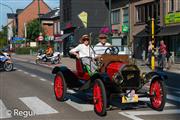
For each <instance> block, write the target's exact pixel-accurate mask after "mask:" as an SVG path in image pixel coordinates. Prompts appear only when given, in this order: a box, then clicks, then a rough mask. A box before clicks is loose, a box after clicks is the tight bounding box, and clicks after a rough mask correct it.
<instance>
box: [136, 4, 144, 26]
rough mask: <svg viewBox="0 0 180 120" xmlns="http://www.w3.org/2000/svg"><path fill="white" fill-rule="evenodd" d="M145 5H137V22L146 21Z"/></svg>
mask: <svg viewBox="0 0 180 120" xmlns="http://www.w3.org/2000/svg"><path fill="white" fill-rule="evenodd" d="M143 9H144V7H143V6H138V7H136V11H137V12H136V13H137V19H136V22H137V23H142V22H144V17H145V16H144V10H143Z"/></svg>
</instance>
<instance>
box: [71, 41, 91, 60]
mask: <svg viewBox="0 0 180 120" xmlns="http://www.w3.org/2000/svg"><path fill="white" fill-rule="evenodd" d="M89 50H90V52H89ZM69 52H71V53H72V52H79V57H80V58H82V57H94V55H93V52H92V49H91V48H90V47H89V45H88V46H86V45H85V44H79V45H78V46H76V47H75V48H73V49H71V50H70V51H69Z"/></svg>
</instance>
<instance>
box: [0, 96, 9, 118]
mask: <svg viewBox="0 0 180 120" xmlns="http://www.w3.org/2000/svg"><path fill="white" fill-rule="evenodd" d="M11 117H12V116H11V111H9V110H8V109H7V108H6V106H5V105H4V103H3V102H2V100H1V99H0V119H3V118H11Z"/></svg>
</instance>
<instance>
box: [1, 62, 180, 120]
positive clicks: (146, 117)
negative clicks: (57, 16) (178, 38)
mask: <svg viewBox="0 0 180 120" xmlns="http://www.w3.org/2000/svg"><path fill="white" fill-rule="evenodd" d="M14 64H15V65H14V67H15V69H14V71H11V72H3V71H0V119H2V120H4V119H5V120H6V119H10V120H15V119H17V120H22V119H28V120H62V119H63V120H74V119H75V120H77V119H78V120H94V119H98V120H101V119H102V120H104V119H105V120H132V119H134V120H159V119H161V120H162V119H164V120H178V119H179V117H180V74H174V73H165V74H167V75H168V76H169V79H168V80H167V81H166V82H165V83H166V88H167V103H166V106H165V109H164V111H162V112H157V111H155V110H152V109H151V108H150V107H148V106H147V105H146V104H145V103H146V102H144V103H143V104H139V105H128V106H126V105H121V104H119V103H118V102H114V101H112V102H111V103H112V104H113V105H114V106H113V110H110V111H108V112H107V116H105V117H99V116H97V115H96V114H95V113H94V111H93V105H92V104H91V102H90V98H89V97H87V96H86V95H85V94H84V93H76V92H74V91H72V90H69V91H68V92H69V94H68V100H67V101H65V102H59V101H57V100H56V99H55V96H54V92H53V75H52V74H51V70H52V68H51V67H43V66H41V65H35V64H33V63H28V62H20V61H17V60H14ZM146 100H147V99H145V101H146ZM142 101H143V100H142ZM147 103H148V102H147Z"/></svg>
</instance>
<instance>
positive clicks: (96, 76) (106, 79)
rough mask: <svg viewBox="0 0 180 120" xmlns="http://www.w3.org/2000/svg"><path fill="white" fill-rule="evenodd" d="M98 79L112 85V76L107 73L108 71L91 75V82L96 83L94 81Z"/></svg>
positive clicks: (106, 85)
mask: <svg viewBox="0 0 180 120" xmlns="http://www.w3.org/2000/svg"><path fill="white" fill-rule="evenodd" d="M96 79H101V80H102V82H103V83H104V85H105V87H108V85H110V78H109V76H108V75H107V73H95V74H94V75H92V76H91V84H92V85H93V84H94V81H95V80H96Z"/></svg>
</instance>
